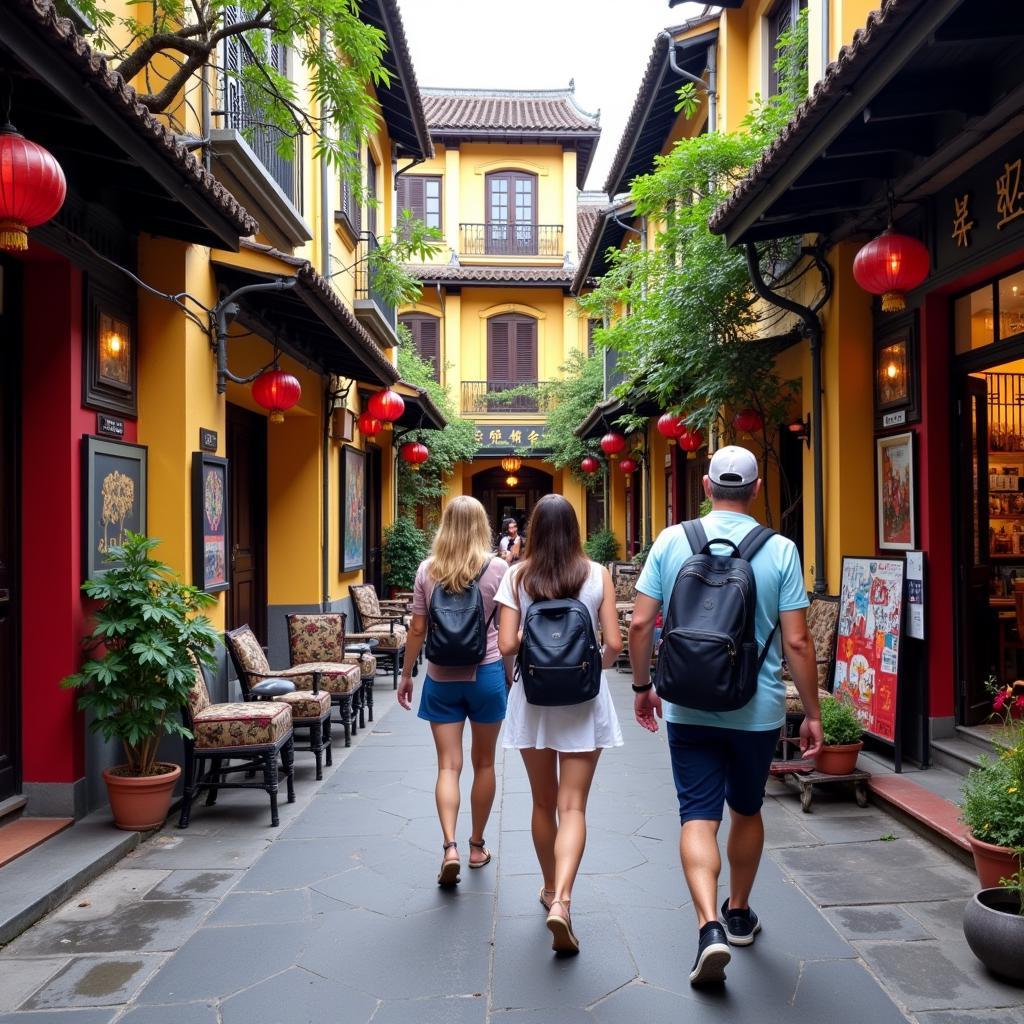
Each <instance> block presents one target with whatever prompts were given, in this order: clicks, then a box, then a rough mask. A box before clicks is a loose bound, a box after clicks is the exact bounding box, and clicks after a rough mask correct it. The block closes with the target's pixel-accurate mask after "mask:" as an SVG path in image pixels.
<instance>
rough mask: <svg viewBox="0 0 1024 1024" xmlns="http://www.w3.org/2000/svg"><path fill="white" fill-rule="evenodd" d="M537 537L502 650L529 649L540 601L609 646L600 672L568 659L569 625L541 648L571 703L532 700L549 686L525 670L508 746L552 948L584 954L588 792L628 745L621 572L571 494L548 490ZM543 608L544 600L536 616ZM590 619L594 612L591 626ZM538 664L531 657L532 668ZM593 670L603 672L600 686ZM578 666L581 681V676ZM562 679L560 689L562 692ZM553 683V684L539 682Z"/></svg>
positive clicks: (533, 532) (504, 623) (511, 585)
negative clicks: (621, 712) (615, 571)
mask: <svg viewBox="0 0 1024 1024" xmlns="http://www.w3.org/2000/svg"><path fill="white" fill-rule="evenodd" d="M528 537H529V539H528V541H527V544H526V552H525V557H524V559H523V561H521V562H520V563H518V564H517V565H515V566H513V567H512V568H511V569H510V570H509V572H508V575H506V576H505V578H504V579H503V580H502V582H501V586H500V587H499V588H498V596H497V600H498V603H499V604H501V605H502V613H501V623H500V626H499V629H498V647H499V649H500V651H501V653H502V654H504V655H513V654H516V653H517V652H519V650H520V644H521V643H524V639H523V637H524V636H525V635H526V634H527V633H528V632H530V618H531V616H530V609H531V606H533V605H535V604H537V605H540V603H541V602H545V603H548V604H547V607H548V608H549V609H552V614H554V615H558V614H562V615H563V619H564V621H565V622H567V623H570V624H571V625H570V630H569V631H570V632H571V631H572V630H575V631H576V634H577V636H580V637H581V638H582V641H583V643H584V645H585V646H586V649H588V650H589V649H590V648H591V647H595V648H596V643H597V642H596V630H597V627H598V625H599V624H600V627H601V634H602V636H603V637H604V646H603V647H602V648H601V650H600V652H598V651H597V650H594V651H593V656H594V657H595V658H596V657H599V658H600V668H601V670H602V671H600V672H599V673H597V672H596V669H597V665H596V664H594V663H592V662H591V663H590V667H589V668H588V665H587V658H588V656H586V655H584V656H583V661H582V663H581V661H580V659H579V658H575V663H574V664H570V663H569V660H568V658H569V656H568V655H567V656H566V664H565V665H560V664H559V663H558V662H559V654H558V649H559V647H558V645H559V644H564V643H565V642H566V640H567V637H566V635H564V634H563V633H560V632H556V633H552V634H551V641H552V643H551V645H550V647H549V648H548V649H546V650H543V649H542V650H538V651H537V652H536V661H545V662H546V663H547V665H548V671H547V678H548V679H549V680H554V679H558V678H559V677H561V678H564V679H566V680H569V683H568V684H566V685H561V684H559V683H551V684H550V686H551V689H550V690H549V694H548V696H549V697H550V698H551V699H553V700H558V701H561V702H562V703H561V704H560V705H556V706H550V705H545V704H542V703H531V700H538V699H539V700H541V701H543V700H544V699H545V695H544V693H543V692H540V693H538V692H537V690H536V689H535V684H533V683H532V682H531V684H530V687H529V692H528V690H527V687H525V686H524V680H523V679H522V678H521V677H517V679H516V682H515V683H514V684H513V686H512V690H511V692H510V693H509V702H508V718H507V723H506V726H505V738H504V740H503V746H504V747H505V749H506V750H510V749H511V750H519V751H520V752H521V753H522V756H523V762H524V764H525V765H526V773H527V775H528V776H529V779H530V789H531V792H532V794H533V818H532V831H533V845H534V849H535V850H536V851H537V860H538V861H539V862H540V869H541V873H542V874H543V876H544V885H543V888H542V889H541V892H540V902H541V903H542V904H543V905H544V907H545V909H546V910H547V911H548V917H547V927H548V930H549V931H550V932H551V935H552V942H551V948H552V949H554V950H555V951H556V952H559V953H578V952H579V949H580V944H579V940H578V939H577V938H576V935H575V933H574V932H573V928H572V922H571V919H570V917H569V904H570V902H571V900H572V887H573V883H574V882H575V881H576V873H577V871H578V870H579V866H580V862H581V861H582V859H583V849H584V847H585V846H586V840H587V822H586V810H587V797H588V796H589V794H590V784H591V782H592V781H593V778H594V771H595V769H596V768H597V761H598V758H599V757H600V756H601V751H602V750H603V749H604V748H605V747H618V746H621V745H622V733H621V731H620V729H619V720H618V716H617V715H616V714H615V708H614V706H613V705H612V699H611V694H610V693H609V690H608V681H607V679H606V678H605V676H604V672H603V669H605V668H608V667H610V666H611V665H612V664H614V662H615V659H616V657H617V656H618V654H619V651H620V650H621V649H622V640H621V637H620V634H619V624H618V619H617V617H616V614H615V589H614V587H613V586H612V580H611V576H610V575H609V574H608V570H607V569H605V568H603V567H602V566H600V565H598V564H596V563H595V562H591V561H590V560H589V559H588V558H587V556H586V555H585V554H584V553H583V547H582V545H581V543H580V529H579V523H578V522H577V520H576V513H575V512H574V511H573V508H572V505H570V504H569V502H568V501H566V500H565V498H563V497H562V496H561V495H558V494H548V495H545V497H543V498H541V499H540V501H538V502H537V505H536V506H535V507H534V510H533V514H532V515H531V516H530V524H529V530H528ZM579 605H583V606H584V609H585V611H584V610H583V609H580V608H579ZM556 606H557V607H556ZM563 610H564V611H563ZM540 611H541V609H540V608H539V607H537V608H535V609H534V616H536V615H537V613H538V612H540ZM574 611H575V612H576V614H575V618H574V614H573V613H574ZM581 619H585V620H586V621H585V625H584V626H583V627H582V629H581V625H580V620H581ZM559 628H561V627H559ZM577 649H579V648H577ZM520 660H522V659H520ZM535 667H536V666H530V665H528V666H526V671H527V672H530V671H531V669H532V668H535ZM592 672H593V673H594V675H597V676H598V678H597V680H596V682H597V684H598V685H597V687H596V690H595V687H594V683H595V680H594V678H593V675H591V673H592ZM577 674H578V676H579V678H580V680H581V681H580V682H579V683H577V682H575V680H576V677H577ZM534 675H535V676H539V675H541V673H539V672H538V673H534ZM573 686H579V690H580V695H581V696H583V695H586V696H589V699H585V700H580V701H578V702H573V703H569V701H571V700H572V699H573V694H572V692H570V691H571V690H572V688H573ZM556 687H557V688H558V690H559V691H560V693H559V694H558V695H557V696H556V695H555V694H554V689H555V688H556ZM543 688H544V684H542V685H541V686H540V687H539V689H540V690H543Z"/></svg>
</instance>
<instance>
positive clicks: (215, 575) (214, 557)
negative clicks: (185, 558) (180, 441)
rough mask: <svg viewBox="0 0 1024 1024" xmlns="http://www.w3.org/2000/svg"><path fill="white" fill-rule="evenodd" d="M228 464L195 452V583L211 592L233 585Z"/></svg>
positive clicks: (193, 481) (193, 551)
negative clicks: (230, 559)
mask: <svg viewBox="0 0 1024 1024" xmlns="http://www.w3.org/2000/svg"><path fill="white" fill-rule="evenodd" d="M228 519H229V509H228V461H227V459H222V458H218V457H217V456H216V455H210V454H208V453H206V452H193V453H192V531H193V532H192V577H193V578H192V582H193V583H194V584H195V585H196V586H197V587H199V588H200V590H205V591H206V592H207V593H217V592H218V591H221V590H227V589H228V587H229V586H230V585H231V580H230V575H229V570H230V563H229V555H228Z"/></svg>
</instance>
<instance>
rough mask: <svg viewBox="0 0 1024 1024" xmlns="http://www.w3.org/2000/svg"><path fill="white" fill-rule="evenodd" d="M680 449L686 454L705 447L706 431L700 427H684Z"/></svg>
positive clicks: (680, 436)
mask: <svg viewBox="0 0 1024 1024" xmlns="http://www.w3.org/2000/svg"><path fill="white" fill-rule="evenodd" d="M679 447H680V448H682V449H683V451H684V452H695V451H697V450H698V449H700V448H703V447H704V431H703V430H701V429H700V427H683V429H682V432H681V433H680V434H679Z"/></svg>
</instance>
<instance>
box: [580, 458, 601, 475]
mask: <svg viewBox="0 0 1024 1024" xmlns="http://www.w3.org/2000/svg"><path fill="white" fill-rule="evenodd" d="M600 468H601V463H600V462H598V461H597V459H595V458H594V456H593V455H584V456H583V458H582V459H581V460H580V472H582V473H596V472H597V471H598V470H599V469H600Z"/></svg>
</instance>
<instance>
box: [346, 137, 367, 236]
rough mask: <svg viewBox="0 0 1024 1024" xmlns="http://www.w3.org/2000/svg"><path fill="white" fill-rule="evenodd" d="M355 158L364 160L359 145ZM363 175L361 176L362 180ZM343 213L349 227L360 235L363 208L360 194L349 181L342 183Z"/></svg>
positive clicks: (355, 148)
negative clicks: (360, 202)
mask: <svg viewBox="0 0 1024 1024" xmlns="http://www.w3.org/2000/svg"><path fill="white" fill-rule="evenodd" d="M353 156H354V157H355V159H356V161H357V162H359V161H361V160H362V150H361V148H360V147H359V145H358V144H356V146H355V147H354V151H353ZM361 177H362V174H360V178H361ZM341 212H342V213H343V214H344V215H345V217H346V219H347V220H348V223H349V227H350V228H351V230H352V233H353V234H354V235H359V234H360V232H361V231H362V230H363V223H362V220H363V218H362V208H361V206H360V204H359V193H358V191H357V190H356V189H355V188H353V187H352V186H351V185H350V184H349V183H348V181H342V183H341Z"/></svg>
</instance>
